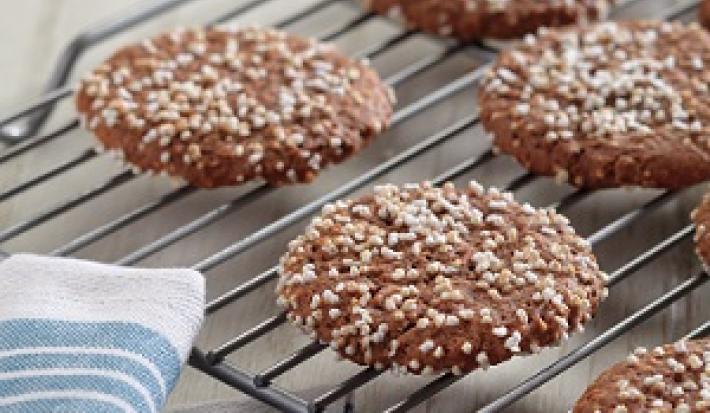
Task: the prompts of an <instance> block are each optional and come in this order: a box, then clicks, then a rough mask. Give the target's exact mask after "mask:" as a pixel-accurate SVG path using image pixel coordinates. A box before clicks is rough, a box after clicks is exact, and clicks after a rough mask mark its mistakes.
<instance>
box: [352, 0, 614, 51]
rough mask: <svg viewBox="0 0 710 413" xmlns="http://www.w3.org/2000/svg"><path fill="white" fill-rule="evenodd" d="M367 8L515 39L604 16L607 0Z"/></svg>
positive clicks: (417, 1)
mask: <svg viewBox="0 0 710 413" xmlns="http://www.w3.org/2000/svg"><path fill="white" fill-rule="evenodd" d="M361 3H362V4H363V6H364V7H365V9H367V10H372V11H374V12H376V13H379V14H382V15H387V16H390V17H392V18H395V19H396V20H400V21H404V23H405V24H406V25H407V26H409V27H412V28H416V29H421V30H424V31H426V32H429V33H434V34H438V35H443V36H452V37H456V38H458V39H460V40H463V41H471V40H477V39H482V38H495V39H513V38H518V37H521V36H523V35H524V34H527V33H533V32H535V31H536V30H537V29H538V28H540V27H551V26H564V25H568V24H575V23H584V22H587V21H590V20H597V19H601V18H604V17H605V16H606V15H607V12H608V9H609V6H610V4H613V2H612V1H609V0H570V1H556V0H543V1H541V0H361Z"/></svg>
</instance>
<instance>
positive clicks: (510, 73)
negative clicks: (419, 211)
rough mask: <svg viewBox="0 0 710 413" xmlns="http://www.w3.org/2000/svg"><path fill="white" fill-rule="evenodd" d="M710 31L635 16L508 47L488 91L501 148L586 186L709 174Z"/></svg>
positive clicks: (490, 118)
mask: <svg viewBox="0 0 710 413" xmlns="http://www.w3.org/2000/svg"><path fill="white" fill-rule="evenodd" d="M708 85H710V33H708V32H706V31H705V30H703V29H701V28H700V27H698V26H697V25H695V24H692V25H689V26H686V25H683V24H681V23H662V22H653V21H628V22H619V23H611V22H610V23H598V24H595V25H591V26H587V27H585V28H572V29H554V30H552V29H551V30H541V31H540V33H539V35H537V36H533V35H530V36H528V37H526V39H525V41H524V42H522V43H521V44H520V45H518V46H517V47H515V48H513V49H512V50H509V51H505V52H503V53H501V54H500V56H499V58H498V60H497V61H496V63H495V64H494V65H493V66H492V69H491V70H490V71H489V72H488V73H487V74H486V75H485V76H484V80H483V83H482V87H481V90H480V92H479V102H480V113H481V119H482V122H483V124H484V126H485V128H486V129H487V130H488V131H490V132H491V133H492V135H493V139H494V144H495V146H496V147H497V148H499V149H500V150H501V151H502V152H505V153H508V154H510V155H513V156H514V157H515V158H517V160H518V161H519V162H520V163H521V164H522V165H523V166H524V167H526V168H528V169H529V170H531V171H532V172H534V173H537V174H540V175H547V176H556V177H557V178H558V180H560V181H567V182H570V183H572V184H574V185H576V186H578V187H586V188H606V187H619V186H642V187H655V188H681V187H685V186H688V185H692V184H695V183H698V182H702V181H705V180H708V179H710V92H709V90H708Z"/></svg>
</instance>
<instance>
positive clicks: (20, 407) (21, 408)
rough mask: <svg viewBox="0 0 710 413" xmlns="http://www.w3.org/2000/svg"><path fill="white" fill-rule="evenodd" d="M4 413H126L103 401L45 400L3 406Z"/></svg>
mask: <svg viewBox="0 0 710 413" xmlns="http://www.w3.org/2000/svg"><path fill="white" fill-rule="evenodd" d="M0 409H1V410H2V412H3V413H39V412H42V413H45V412H52V413H84V412H91V413H125V412H124V410H123V409H121V408H120V407H118V406H116V405H115V404H112V403H109V402H106V401H101V400H87V399H58V398H56V399H43V400H29V401H25V402H21V403H14V404H11V405H9V406H1V407H0Z"/></svg>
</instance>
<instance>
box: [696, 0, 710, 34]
mask: <svg viewBox="0 0 710 413" xmlns="http://www.w3.org/2000/svg"><path fill="white" fill-rule="evenodd" d="M698 20H699V21H700V24H702V25H703V26H705V28H706V29H710V0H703V1H702V2H700V6H698Z"/></svg>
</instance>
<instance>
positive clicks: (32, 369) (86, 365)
mask: <svg viewBox="0 0 710 413" xmlns="http://www.w3.org/2000/svg"><path fill="white" fill-rule="evenodd" d="M204 305H205V286H204V278H203V277H202V275H201V274H200V273H198V272H196V271H193V270H189V269H134V268H125V267H118V266H114V265H106V264H98V263H93V262H89V261H83V260H78V259H67V258H51V257H43V256H38V255H29V254H18V255H13V256H11V257H9V258H7V259H5V260H2V261H0V412H13V413H15V412H16V413H25V412H27V413H29V412H32V413H35V412H72V413H75V412H97V413H103V412H107V413H108V412H122V413H124V412H128V413H144V412H146V413H148V412H150V413H154V412H159V411H160V410H161V409H162V407H163V406H164V404H165V401H166V399H167V396H168V394H169V393H170V391H171V390H172V388H173V387H174V386H175V383H176V381H177V379H178V376H179V375H180V370H181V368H182V365H183V364H184V362H185V360H186V359H187V356H188V353H189V351H190V348H191V346H192V342H193V340H194V338H195V336H196V335H197V333H198V331H199V328H200V325H201V323H202V319H203V314H204Z"/></svg>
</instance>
